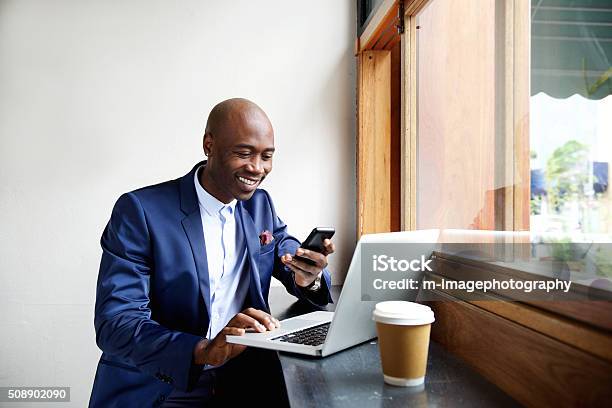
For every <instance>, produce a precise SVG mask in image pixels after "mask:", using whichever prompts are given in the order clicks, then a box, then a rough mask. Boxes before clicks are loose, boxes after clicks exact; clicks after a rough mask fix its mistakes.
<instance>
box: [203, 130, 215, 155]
mask: <svg viewBox="0 0 612 408" xmlns="http://www.w3.org/2000/svg"><path fill="white" fill-rule="evenodd" d="M202 145H203V147H204V154H205V155H206V156H207V157H210V154H211V153H212V148H213V137H212V133H210V132H206V133H204V141H203V142H202Z"/></svg>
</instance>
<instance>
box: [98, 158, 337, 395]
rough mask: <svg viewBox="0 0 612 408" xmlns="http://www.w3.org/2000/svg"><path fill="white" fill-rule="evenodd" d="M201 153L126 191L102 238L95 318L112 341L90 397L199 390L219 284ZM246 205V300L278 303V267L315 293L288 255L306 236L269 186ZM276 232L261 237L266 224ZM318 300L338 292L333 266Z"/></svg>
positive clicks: (282, 275) (104, 342) (287, 279)
mask: <svg viewBox="0 0 612 408" xmlns="http://www.w3.org/2000/svg"><path fill="white" fill-rule="evenodd" d="M201 164H203V163H198V164H197V165H196V166H195V167H194V168H193V169H192V170H191V171H190V172H189V173H188V174H187V175H185V176H184V177H181V178H179V179H176V180H172V181H168V182H165V183H162V184H158V185H154V186H150V187H145V188H142V189H139V190H136V191H132V192H130V193H126V194H123V195H122V196H121V197H120V198H119V200H118V201H117V203H116V204H115V207H114V208H113V212H112V215H111V218H110V221H109V222H108V225H107V226H106V228H105V230H104V233H103V235H102V239H101V245H102V250H103V253H102V260H101V263H100V272H99V275H98V284H97V293H96V306H95V320H94V325H95V329H96V342H97V344H98V347H100V349H101V350H102V351H103V353H102V356H101V358H100V361H99V363H98V368H97V371H96V376H95V379H94V384H93V389H92V394H91V399H90V402H89V404H90V407H114V406H117V407H127V406H156V405H159V404H160V402H161V401H163V399H164V398H165V396H166V395H168V394H169V393H170V392H171V391H172V389H173V387H177V388H179V389H182V390H187V391H188V390H190V389H191V388H192V387H193V386H194V384H195V382H196V381H197V379H198V377H199V374H200V372H201V370H202V367H201V366H197V365H195V364H193V349H194V347H195V345H196V343H197V342H199V341H200V340H201V339H202V338H203V337H204V336H205V334H206V330H207V328H208V323H209V318H210V317H209V310H210V304H209V303H210V292H209V285H208V282H209V280H208V264H207V260H206V250H205V242H204V234H203V232H202V221H201V218H200V210H199V205H198V200H197V195H196V191H195V187H194V184H193V180H194V173H195V171H196V169H197V168H198V167H199V165H201ZM236 213H237V215H238V217H239V219H240V222H239V224H238V227H239V228H240V227H241V228H243V231H244V235H245V237H246V243H247V253H248V262H247V265H248V268H249V279H250V285H249V291H248V295H247V299H246V301H245V307H254V308H257V309H262V310H266V311H269V307H268V292H269V289H270V280H271V277H272V276H274V277H276V278H277V279H279V280H280V281H281V282H282V283H283V285H284V286H285V287H286V289H287V291H288V292H289V293H291V294H293V295H295V296H297V297H298V298H303V299H305V300H306V301H309V302H313V300H312V299H310V298H312V297H313V296H312V295H308V296H309V297H310V298H309V297H307V296H306V292H305V291H302V290H301V289H300V288H298V287H296V285H295V282H294V280H293V276H292V274H291V272H290V271H289V270H288V269H287V268H286V267H285V266H284V265H283V264H282V263H281V261H280V256H281V255H283V254H285V253H290V254H294V253H295V250H296V249H297V248H298V246H299V245H300V242H299V241H298V240H296V239H295V238H293V237H292V236H290V235H289V234H288V233H287V227H286V225H285V224H284V223H283V222H282V221H281V220H280V218H279V217H278V216H277V215H276V212H275V210H274V206H273V204H272V200H271V199H270V196H269V195H268V193H267V192H266V191H264V190H260V189H258V190H256V191H255V194H253V196H252V197H251V199H249V200H247V201H239V202H238V203H237V205H236ZM266 230H267V231H270V232H272V233H273V236H274V240H273V241H272V242H271V243H269V244H267V245H265V246H261V244H260V240H259V236H260V234H261V233H262V232H263V231H266ZM323 278H324V279H322V290H323V292H322V293H318V294H317V295H318V297H317V300H314V302H316V303H319V304H326V303H328V302H330V301H331V297H330V296H329V288H330V287H331V282H330V275H329V272H328V271H327V270H325V271H324V273H323Z"/></svg>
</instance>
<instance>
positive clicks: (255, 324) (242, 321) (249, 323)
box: [226, 313, 266, 333]
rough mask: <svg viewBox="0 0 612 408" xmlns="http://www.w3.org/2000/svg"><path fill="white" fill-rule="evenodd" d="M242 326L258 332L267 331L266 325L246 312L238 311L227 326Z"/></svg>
mask: <svg viewBox="0 0 612 408" xmlns="http://www.w3.org/2000/svg"><path fill="white" fill-rule="evenodd" d="M229 327H232V328H241V329H253V330H255V331H256V332H259V333H262V332H265V331H266V326H264V325H263V324H261V323H259V321H258V320H257V319H255V318H253V317H251V316H248V315H247V314H245V313H238V314H237V315H236V316H234V317H232V320H230V321H229V323H228V324H227V326H226V328H229Z"/></svg>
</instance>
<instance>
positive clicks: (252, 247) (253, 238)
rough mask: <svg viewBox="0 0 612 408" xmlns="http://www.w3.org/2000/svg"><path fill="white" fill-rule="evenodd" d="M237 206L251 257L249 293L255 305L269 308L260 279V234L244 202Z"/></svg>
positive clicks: (259, 307) (260, 307)
mask: <svg viewBox="0 0 612 408" xmlns="http://www.w3.org/2000/svg"><path fill="white" fill-rule="evenodd" d="M236 208H239V210H238V211H239V214H240V220H241V223H242V228H243V231H244V237H245V241H246V246H247V253H248V258H249V275H250V285H249V295H250V297H251V300H252V302H253V307H256V308H258V309H262V310H267V309H268V307H267V306H266V302H264V299H263V296H262V294H261V283H260V281H259V266H258V264H259V249H260V243H259V234H258V233H257V229H256V228H255V223H254V222H253V218H252V217H251V214H249V212H248V211H247V210H246V209H245V208H244V206H243V205H242V202H240V201H239V202H238V204H236Z"/></svg>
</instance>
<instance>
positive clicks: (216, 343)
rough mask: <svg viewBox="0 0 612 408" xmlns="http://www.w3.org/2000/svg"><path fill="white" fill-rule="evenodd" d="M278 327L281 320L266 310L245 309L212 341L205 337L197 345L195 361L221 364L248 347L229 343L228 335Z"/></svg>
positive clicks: (214, 364)
mask: <svg viewBox="0 0 612 408" xmlns="http://www.w3.org/2000/svg"><path fill="white" fill-rule="evenodd" d="M278 327H280V322H279V321H278V320H277V319H276V318H274V317H272V316H270V315H269V314H267V313H266V312H264V311H262V310H257V309H253V308H252V307H250V308H248V309H245V310H243V311H242V312H241V313H238V314H237V315H236V316H234V317H233V318H232V320H230V321H229V323H228V324H227V326H225V327H224V328H223V330H221V332H220V333H219V334H217V336H216V337H215V338H214V339H213V340H212V341H209V340H207V339H204V340H202V341H200V342H199V343H198V344H197V345H196V347H195V349H194V351H193V355H194V361H195V363H196V364H200V365H204V364H209V365H213V366H218V365H221V364H223V363H224V362H226V361H227V360H229V359H231V358H234V357H236V356H237V355H239V354H240V353H242V352H243V351H244V350H245V349H246V346H241V345H239V344H231V343H228V342H227V341H226V336H242V335H243V334H244V333H245V332H246V330H249V329H250V330H254V331H256V332H258V333H263V332H265V331H266V330H274V329H275V328H278Z"/></svg>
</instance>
